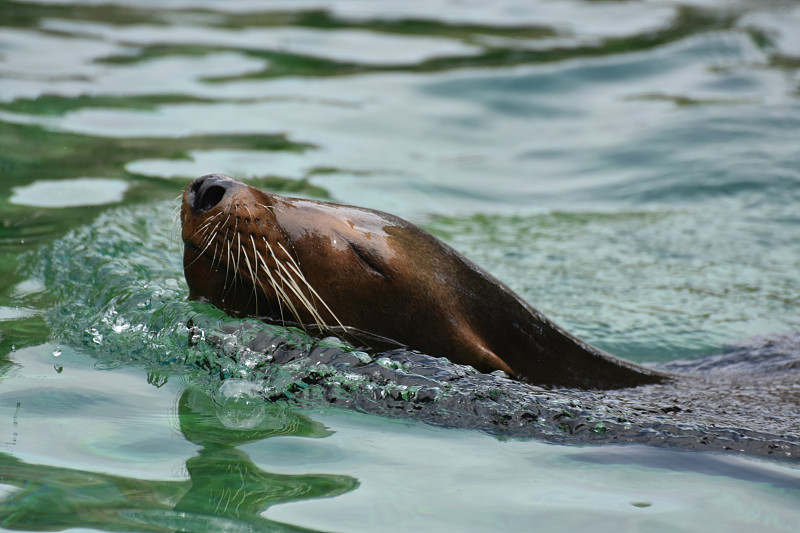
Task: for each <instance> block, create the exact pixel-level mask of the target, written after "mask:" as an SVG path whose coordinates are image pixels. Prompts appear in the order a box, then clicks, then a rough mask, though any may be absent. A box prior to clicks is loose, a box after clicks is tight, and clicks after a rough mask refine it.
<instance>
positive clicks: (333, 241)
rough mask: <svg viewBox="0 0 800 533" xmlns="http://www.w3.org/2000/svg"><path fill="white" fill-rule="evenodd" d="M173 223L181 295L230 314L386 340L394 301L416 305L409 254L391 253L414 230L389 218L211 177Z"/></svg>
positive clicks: (188, 194)
mask: <svg viewBox="0 0 800 533" xmlns="http://www.w3.org/2000/svg"><path fill="white" fill-rule="evenodd" d="M181 221H182V237H183V241H184V270H185V275H186V280H187V283H188V285H189V290H190V297H192V298H195V299H201V300H207V301H210V302H211V303H213V304H214V305H216V306H217V307H219V308H221V309H223V310H224V311H226V312H228V313H229V314H232V315H236V316H252V317H258V318H261V319H264V320H267V321H270V322H276V323H280V324H284V325H295V326H300V327H311V328H314V329H318V330H329V331H336V332H337V333H341V332H342V331H343V330H350V331H354V330H361V331H362V332H368V333H370V335H371V336H372V337H373V338H378V337H386V338H387V339H394V337H392V335H393V334H394V333H396V329H397V328H393V327H392V325H393V324H395V325H396V324H398V322H402V321H403V317H402V316H399V315H402V314H403V313H402V312H401V310H400V307H401V306H400V305H398V304H397V302H404V303H403V304H402V307H403V308H407V307H408V306H413V305H414V304H415V303H417V302H416V301H415V299H414V298H413V292H414V291H413V290H412V291H408V287H409V286H411V287H413V286H416V285H418V282H415V281H414V279H413V277H414V276H416V275H417V274H418V269H416V268H415V266H414V265H413V263H414V261H415V259H414V257H415V253H414V250H411V251H404V250H398V247H402V241H404V240H408V239H410V238H413V237H412V236H410V235H408V233H409V231H412V232H413V230H414V229H415V228H416V227H415V226H412V225H411V224H409V223H407V222H405V221H403V220H402V219H399V218H397V217H392V216H391V215H387V214H385V213H379V212H377V211H372V210H369V209H362V208H358V207H352V206H343V205H338V204H331V203H327V202H319V201H313V200H304V199H298V198H286V197H282V196H278V195H275V194H270V193H268V192H265V191H262V190H259V189H257V188H255V187H251V186H249V185H246V184H244V183H241V182H239V181H236V180H234V179H233V178H230V177H228V176H225V175H221V174H211V175H207V176H201V177H200V178H198V179H196V180H195V181H194V182H193V183H192V184H190V185H189V187H188V188H187V189H186V191H185V193H184V195H183V203H182V207H181ZM393 302H394V303H393ZM381 321H385V322H386V323H387V324H388V327H387V326H383V327H381V326H377V327H376V324H379V323H380V322H381ZM387 333H388V335H387ZM401 336H402V335H401ZM395 340H396V339H395ZM396 342H397V343H398V344H402V341H400V340H396Z"/></svg>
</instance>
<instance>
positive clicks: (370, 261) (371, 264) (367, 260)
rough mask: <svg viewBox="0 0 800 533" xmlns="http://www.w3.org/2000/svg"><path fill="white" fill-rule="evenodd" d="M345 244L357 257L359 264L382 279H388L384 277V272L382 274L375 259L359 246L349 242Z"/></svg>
mask: <svg viewBox="0 0 800 533" xmlns="http://www.w3.org/2000/svg"><path fill="white" fill-rule="evenodd" d="M347 243H348V244H349V245H350V249H351V250H353V253H354V254H356V257H358V259H359V260H360V261H361V263H363V264H364V266H365V267H367V269H368V270H370V271H372V272H373V273H375V274H377V275H379V276H381V277H383V278H387V277H389V276H388V275H386V273H385V272H383V270H381V268H380V267H379V266H378V264H377V262H376V261H375V259H374V258H373V257H371V256H370V254H369V253H368V252H366V251H365V250H364V249H363V248H362V247H361V246H359V245H357V244H355V243H353V242H350V241H347Z"/></svg>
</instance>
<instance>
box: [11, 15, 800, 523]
mask: <svg viewBox="0 0 800 533" xmlns="http://www.w3.org/2000/svg"><path fill="white" fill-rule="evenodd" d="M798 24H800V6H798V4H797V3H794V2H788V1H783V2H779V1H776V2H761V3H758V4H750V3H730V2H721V1H719V2H714V1H709V2H695V3H685V4H656V3H649V2H603V3H597V2H568V1H557V2H521V1H519V0H516V1H512V0H509V1H507V2H494V3H490V4H486V3H480V2H462V3H459V4H452V3H451V2H445V1H442V2H425V3H421V2H391V1H388V0H387V1H384V2H380V3H372V2H361V1H355V0H354V1H342V2H335V3H333V2H321V1H320V2H315V1H308V2H291V3H288V2H285V3H284V2H271V3H269V4H265V3H259V2H250V1H245V0H241V1H235V2H231V1H228V2H199V1H196V0H195V1H192V0H186V1H178V0H175V1H170V2H141V1H139V2H130V1H127V2H126V1H122V0H120V1H115V2H103V3H99V2H91V1H88V0H87V1H84V2H72V1H61V2H49V3H40V2H28V3H22V2H19V3H18V2H7V1H6V2H0V25H2V27H0V146H1V147H2V149H0V169H2V172H3V178H2V180H0V220H2V224H0V269H2V273H3V274H2V276H0V372H2V378H0V379H1V380H2V382H1V383H0V398H2V400H0V410H2V414H1V415H0V446H2V450H0V453H1V454H2V455H0V462H2V466H0V494H2V495H3V500H2V503H0V525H2V527H4V528H6V529H8V530H14V529H34V530H45V529H53V528H58V529H63V528H73V529H76V530H80V529H84V530H86V529H89V530H112V529H113V530H131V531H142V530H147V531H157V530H161V528H167V529H173V530H198V529H221V528H222V527H225V528H226V529H232V530H268V529H269V528H272V529H275V530H278V531H281V530H287V531H293V530H298V528H307V529H311V530H319V531H396V530H398V529H400V528H406V527H409V528H411V527H415V528H417V529H422V530H454V531H455V530H457V531H485V530H487V529H489V528H492V529H497V528H502V529H504V530H508V531H529V530H531V528H532V527H533V526H532V524H535V525H536V527H537V528H539V529H543V530H575V529H586V528H588V527H592V528H593V529H597V530H601V531H603V530H613V531H619V530H632V531H634V530H648V531H673V530H686V529H696V528H697V525H698V524H703V526H702V527H704V528H705V529H709V530H719V531H737V530H742V531H744V530H748V531H750V530H753V529H758V530H759V531H762V530H763V531H796V530H800V517H798V514H797V512H796V508H797V506H798V494H800V492H799V491H800V476H798V471H797V466H796V463H794V462H780V461H775V460H764V459H758V458H752V457H748V456H738V455H727V454H722V455H720V454H708V453H697V452H679V451H674V450H670V449H663V448H651V447H645V446H641V445H629V446H625V447H619V446H608V445H605V446H599V447H598V446H580V445H578V444H579V442H573V443H571V444H570V443H569V442H568V443H567V444H566V445H565V444H561V445H555V444H551V443H548V441H543V440H541V439H530V438H526V439H516V440H515V439H511V440H508V439H497V438H496V437H494V436H491V435H487V434H486V433H483V432H474V431H467V430H462V429H447V428H441V427H436V426H430V425H425V424H422V423H419V422H414V421H413V419H408V418H406V419H403V420H402V421H399V420H397V419H395V418H392V417H391V416H379V415H374V414H372V415H367V414H362V413H356V412H353V411H352V410H347V409H335V408H329V407H328V408H326V407H324V406H323V405H322V404H320V403H314V402H313V401H312V402H310V403H306V404H303V405H302V406H301V407H296V406H292V405H286V404H282V403H280V402H278V403H264V402H259V401H256V400H257V399H258V394H255V395H253V393H259V392H263V391H260V390H259V389H258V388H257V387H259V386H261V385H263V383H261V382H257V383H256V384H255V385H254V381H253V380H252V378H253V377H254V375H255V374H254V373H253V372H252V368H249V367H248V366H247V365H246V364H244V365H243V366H233V367H231V366H227V367H225V371H224V372H223V374H225V376H224V377H228V378H235V379H231V380H229V381H227V383H228V385H225V387H224V388H222V390H219V388H220V385H221V384H222V383H225V382H224V381H221V380H220V379H219V374H216V375H210V374H209V373H208V372H205V371H203V370H202V366H198V363H202V362H203V361H205V360H212V359H214V358H219V353H218V352H217V351H215V350H214V349H213V348H212V347H209V346H207V345H203V344H202V343H200V344H198V345H196V346H194V347H193V349H188V348H187V335H186V333H185V327H184V326H183V324H184V323H185V322H186V321H187V320H188V319H189V318H190V317H195V318H196V319H198V320H201V321H205V322H204V323H214V322H215V321H220V320H223V321H224V317H221V316H220V315H219V314H217V313H216V312H215V311H214V310H213V309H211V308H209V307H208V306H203V305H200V304H195V303H190V302H186V301H185V292H186V288H185V283H184V282H183V280H182V277H181V267H180V243H179V242H178V241H177V237H176V233H177V222H174V221H173V220H174V218H173V217H174V213H175V209H176V206H177V203H176V201H175V198H176V197H177V196H178V195H179V194H180V192H181V190H182V188H183V187H184V186H185V185H186V184H187V183H188V182H189V180H190V179H191V178H192V177H194V176H196V175H200V174H205V173H209V172H224V173H227V174H231V175H233V176H235V177H238V178H241V179H247V180H249V181H250V182H251V183H253V184H255V185H258V186H263V187H268V188H270V189H271V190H274V191H277V192H284V193H286V194H299V195H305V196H311V197H318V198H319V197H322V198H332V199H334V200H337V201H342V202H347V203H354V204H359V205H365V206H369V207H373V208H377V209H382V210H387V211H390V212H393V213H396V214H399V215H401V216H404V217H407V218H409V219H411V220H413V221H415V222H417V223H420V224H423V225H425V226H426V228H428V229H429V230H431V231H432V232H434V233H436V234H437V235H439V236H440V237H442V238H444V239H445V240H447V241H448V242H449V243H451V244H452V245H454V246H455V247H457V248H458V249H459V250H461V251H462V252H463V253H465V254H466V255H468V256H469V257H470V258H472V259H474V260H475V261H476V262H478V263H479V264H481V265H483V266H485V267H486V268H487V269H489V270H490V271H492V272H493V273H494V274H496V275H497V276H498V277H500V278H501V279H503V280H504V281H506V282H507V283H508V284H509V285H511V286H512V287H513V288H514V289H515V290H517V291H519V292H520V294H522V295H523V296H524V297H525V298H526V299H527V300H529V301H531V302H532V303H534V305H536V306H537V307H538V308H540V309H541V310H543V311H544V312H546V313H547V314H548V315H550V316H551V317H553V318H554V319H555V320H556V321H557V322H559V323H560V324H562V325H563V326H565V327H566V328H567V329H568V330H570V331H572V332H574V333H576V334H577V335H579V336H581V337H582V338H585V339H587V340H588V341H590V342H592V343H593V344H596V345H598V346H600V347H602V348H604V349H607V350H609V351H611V352H613V353H616V354H619V355H622V356H625V357H627V358H629V359H632V360H636V361H640V362H662V363H663V362H669V361H673V360H676V359H679V358H698V357H701V356H704V355H706V354H710V353H719V352H721V351H723V350H724V347H725V346H726V345H728V344H733V343H738V342H741V341H743V340H745V339H747V338H749V337H751V336H753V335H766V336H776V335H779V334H782V333H787V332H796V331H797V330H798V329H800V328H798V326H799V325H800V315H798V312H797V297H798V292H799V291H798V289H799V288H800V284H798V281H797V275H796V271H797V266H798V253H797V248H796V243H797V241H798V237H800V224H799V223H798V222H800V221H799V220H798V215H797V209H796V206H797V205H798V204H797V199H798V192H799V191H800V187H798V183H800V182H799V181H798V176H800V162H799V161H800V159H798V157H800V152H798V146H797V142H796V132H797V131H798V126H800V101H799V100H798V98H797V94H798V87H800V85H799V84H800V74H798V69H797V67H798V65H800V62H798V58H800V42H798V40H797V37H796V31H795V28H796V27H798ZM88 184H91V186H90V187H89V188H86V185H88ZM296 340H297V342H298V343H301V344H302V343H303V342H308V339H304V338H297V339H296ZM56 353H59V354H60V355H58V356H56ZM223 359H224V358H223ZM214 360H216V359H214ZM242 380H243V381H242ZM271 385H272V386H274V385H275V382H271ZM252 387H256V388H255V389H254V388H252ZM796 387H797V385H796V384H794V388H792V384H789V388H788V394H794V395H795V397H796V395H797V393H798V392H797V388H796ZM795 405H797V404H795ZM784 416H786V414H785V413H784ZM797 416H798V417H800V413H797ZM787 431H788V430H787ZM791 431H795V432H796V428H794V429H792V430H791ZM791 431H789V432H791Z"/></svg>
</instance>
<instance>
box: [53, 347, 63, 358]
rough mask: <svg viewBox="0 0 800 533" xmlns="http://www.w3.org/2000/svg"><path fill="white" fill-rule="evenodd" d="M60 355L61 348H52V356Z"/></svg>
mask: <svg viewBox="0 0 800 533" xmlns="http://www.w3.org/2000/svg"><path fill="white" fill-rule="evenodd" d="M60 355H61V348H56V349H55V350H53V357H58V356H60Z"/></svg>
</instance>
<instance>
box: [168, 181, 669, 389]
mask: <svg viewBox="0 0 800 533" xmlns="http://www.w3.org/2000/svg"><path fill="white" fill-rule="evenodd" d="M181 222H182V237H183V242H184V271H185V275H186V281H187V283H188V285H189V290H190V295H189V296H190V298H193V299H200V300H206V301H209V302H211V303H213V304H214V305H216V306H217V307H219V308H220V309H222V310H224V311H225V312H227V313H229V314H232V315H235V316H251V317H258V318H261V319H263V320H266V321H269V322H272V323H278V324H284V325H294V326H299V327H304V328H306V327H312V328H314V329H318V330H322V331H326V330H327V331H331V332H334V333H337V334H343V333H346V334H350V338H352V337H353V336H354V335H355V336H356V337H357V338H360V337H361V336H360V332H366V333H368V334H370V336H372V337H373V338H374V337H377V338H383V339H389V340H392V341H395V342H397V343H398V344H401V345H405V346H407V347H409V348H412V349H416V350H420V351H422V352H425V353H427V354H429V355H433V356H441V357H447V358H448V359H450V360H451V361H453V362H455V363H460V364H469V365H472V366H473V367H474V368H476V369H477V370H479V371H481V372H491V371H495V370H502V371H504V372H506V373H507V374H508V375H510V376H511V377H513V378H516V379H519V380H522V381H526V382H528V383H532V384H536V385H542V386H551V387H576V388H588V389H592V388H594V389H611V388H624V387H634V386H638V385H643V384H649V383H658V382H662V381H664V380H666V379H669V376H667V375H665V374H661V373H658V372H655V371H652V370H649V369H647V368H644V367H641V366H638V365H635V364H633V363H630V362H627V361H623V360H621V359H618V358H616V357H613V356H611V355H609V354H607V353H605V352H603V351H601V350H599V349H597V348H595V347H593V346H591V345H589V344H587V343H585V342H583V341H582V340H580V339H578V338H577V337H574V336H572V335H570V334H569V333H567V332H566V331H565V330H563V329H561V328H560V327H559V326H557V325H556V324H554V323H553V322H552V321H550V320H549V319H548V318H546V317H545V316H544V315H543V314H542V313H540V312H539V311H537V310H536V309H534V308H533V307H532V306H530V305H529V304H528V303H527V302H525V301H524V300H523V299H522V298H520V297H519V296H517V295H516V294H515V293H514V292H513V291H512V290H511V289H509V288H508V287H507V286H506V285H504V284H503V283H501V282H500V281H498V280H497V279H495V278H494V277H493V276H491V275H490V274H489V273H487V272H486V271H484V270H483V269H481V268H480V267H478V266H477V265H475V264H474V263H472V262H471V261H469V260H468V259H467V258H465V257H464V256H463V255H461V254H459V253H458V252H456V251H455V250H454V249H452V248H451V247H450V246H448V245H446V244H444V243H443V242H441V241H440V240H438V239H436V238H435V237H433V236H432V235H431V234H429V233H428V232H426V231H424V230H423V229H421V228H419V227H417V226H415V225H414V224H411V223H410V222H407V221H405V220H403V219H401V218H399V217H396V216H393V215H390V214H388V213H383V212H380V211H375V210H372V209H365V208H361V207H354V206H348V205H339V204H333V203H328V202H321V201H314V200H305V199H298V198H285V197H282V196H278V195H275V194H270V193H267V192H264V191H261V190H259V189H257V188H255V187H251V186H249V185H246V184H244V183H241V182H239V181H236V180H234V179H233V178H230V177H229V176H225V175H222V174H210V175H206V176H201V177H199V178H197V179H196V180H194V181H193V182H192V183H191V184H190V185H189V186H188V187H187V189H186V191H185V193H184V195H183V202H182V206H181Z"/></svg>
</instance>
